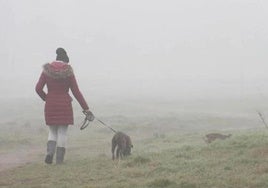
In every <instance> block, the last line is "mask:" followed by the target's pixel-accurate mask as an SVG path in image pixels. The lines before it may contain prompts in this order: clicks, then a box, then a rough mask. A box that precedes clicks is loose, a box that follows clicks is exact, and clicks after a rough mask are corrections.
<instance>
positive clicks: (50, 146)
mask: <svg viewBox="0 0 268 188" xmlns="http://www.w3.org/2000/svg"><path fill="white" fill-rule="evenodd" d="M55 150H56V141H53V140H49V141H48V142H47V155H46V159H45V163H47V164H51V163H52V162H53V156H54V154H55Z"/></svg>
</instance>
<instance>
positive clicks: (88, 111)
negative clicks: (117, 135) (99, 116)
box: [83, 110, 95, 121]
mask: <svg viewBox="0 0 268 188" xmlns="http://www.w3.org/2000/svg"><path fill="white" fill-rule="evenodd" d="M83 113H84V114H85V115H86V117H87V120H88V121H93V120H94V119H95V116H94V115H93V113H92V112H91V111H90V110H83Z"/></svg>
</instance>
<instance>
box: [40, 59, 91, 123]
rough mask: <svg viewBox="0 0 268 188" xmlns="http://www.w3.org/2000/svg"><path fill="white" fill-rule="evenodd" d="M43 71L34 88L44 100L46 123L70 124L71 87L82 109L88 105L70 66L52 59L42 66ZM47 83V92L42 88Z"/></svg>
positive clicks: (71, 116) (71, 111)
mask: <svg viewBox="0 0 268 188" xmlns="http://www.w3.org/2000/svg"><path fill="white" fill-rule="evenodd" d="M43 68H44V69H43V72H42V74H41V76H40V78H39V81H38V82H37V84H36V87H35V90H36V92H37V93H38V95H39V96H40V97H41V98H42V99H43V100H44V101H45V120H46V124H47V125H70V124H73V123H74V120H73V109H72V98H71V96H70V95H69V89H71V91H72V93H73V95H74V97H75V98H76V99H77V101H78V102H79V104H80V105H81V107H82V108H83V110H87V109H88V105H87V103H86V101H85V99H84V97H83V95H82V94H81V92H80V91H79V88H78V85H77V82H76V79H75V76H74V73H73V70H72V67H71V66H70V65H68V64H67V63H64V62H62V61H54V62H52V63H47V64H45V65H44V66H43ZM45 85H47V93H46V92H44V90H43V88H44V86H45Z"/></svg>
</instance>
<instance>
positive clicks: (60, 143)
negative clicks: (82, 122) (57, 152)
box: [48, 125, 68, 147]
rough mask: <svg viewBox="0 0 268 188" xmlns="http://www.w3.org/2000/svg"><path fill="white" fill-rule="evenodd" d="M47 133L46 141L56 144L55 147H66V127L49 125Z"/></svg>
mask: <svg viewBox="0 0 268 188" xmlns="http://www.w3.org/2000/svg"><path fill="white" fill-rule="evenodd" d="M48 127H49V132H48V140H53V141H56V142H57V147H66V142H67V129H68V125H51V126H48Z"/></svg>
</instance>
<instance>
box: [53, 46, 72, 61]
mask: <svg viewBox="0 0 268 188" xmlns="http://www.w3.org/2000/svg"><path fill="white" fill-rule="evenodd" d="M56 54H57V57H56V60H59V61H63V62H65V63H69V57H68V55H67V53H66V51H65V50H64V49H63V48H58V49H57V50H56Z"/></svg>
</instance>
